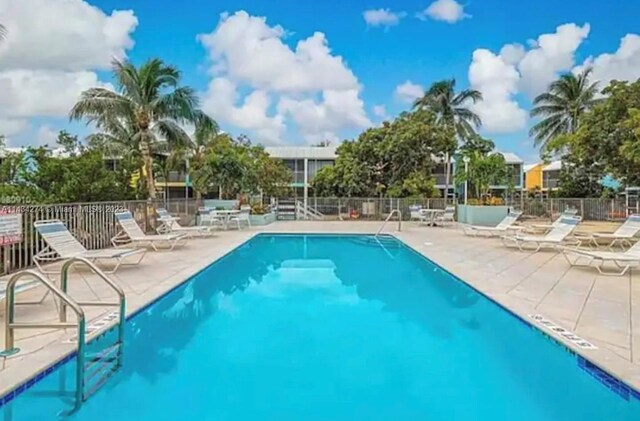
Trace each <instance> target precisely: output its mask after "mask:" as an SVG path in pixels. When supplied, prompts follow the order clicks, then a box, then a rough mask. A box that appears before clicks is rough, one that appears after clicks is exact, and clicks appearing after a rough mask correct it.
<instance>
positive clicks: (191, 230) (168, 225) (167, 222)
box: [156, 208, 214, 237]
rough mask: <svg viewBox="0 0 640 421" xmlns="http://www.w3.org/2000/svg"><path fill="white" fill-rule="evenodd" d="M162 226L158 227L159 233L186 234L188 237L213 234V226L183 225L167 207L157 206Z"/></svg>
mask: <svg viewBox="0 0 640 421" xmlns="http://www.w3.org/2000/svg"><path fill="white" fill-rule="evenodd" d="M156 213H157V214H158V217H159V219H158V220H159V221H160V226H158V228H156V231H157V232H158V234H171V233H174V234H185V235H186V236H187V237H206V236H211V235H213V232H212V230H213V229H214V227H213V226H204V225H196V226H193V227H183V226H182V225H180V224H179V223H178V219H179V218H176V217H174V216H172V215H171V214H170V213H169V212H168V211H167V210H166V209H164V208H157V209H156Z"/></svg>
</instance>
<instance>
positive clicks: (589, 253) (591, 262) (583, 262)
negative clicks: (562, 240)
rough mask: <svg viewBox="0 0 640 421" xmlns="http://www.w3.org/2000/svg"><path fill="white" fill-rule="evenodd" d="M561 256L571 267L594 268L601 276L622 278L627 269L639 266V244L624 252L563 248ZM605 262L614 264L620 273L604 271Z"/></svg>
mask: <svg viewBox="0 0 640 421" xmlns="http://www.w3.org/2000/svg"><path fill="white" fill-rule="evenodd" d="M562 254H563V255H564V258H565V259H567V262H569V264H570V265H571V266H588V267H595V268H596V269H597V270H598V272H599V273H600V274H601V275H608V276H622V275H624V274H625V273H627V271H628V270H629V269H632V268H635V267H638V266H639V265H640V242H637V243H635V244H634V245H633V247H631V248H630V249H629V250H627V251H624V252H612V251H596V250H583V249H579V248H571V247H563V248H562ZM607 262H611V263H613V264H615V265H616V266H617V267H618V268H619V269H620V271H618V272H615V271H613V272H612V271H610V270H605V269H604V265H605V264H606V263H607Z"/></svg>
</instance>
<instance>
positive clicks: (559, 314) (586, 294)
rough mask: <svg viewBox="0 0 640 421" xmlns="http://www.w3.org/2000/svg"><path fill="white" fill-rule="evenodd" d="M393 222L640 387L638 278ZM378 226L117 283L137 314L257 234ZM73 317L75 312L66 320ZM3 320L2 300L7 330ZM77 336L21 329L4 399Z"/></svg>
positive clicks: (165, 255)
mask: <svg viewBox="0 0 640 421" xmlns="http://www.w3.org/2000/svg"><path fill="white" fill-rule="evenodd" d="M396 224H397V223H389V224H388V225H387V228H386V229H385V233H388V234H392V235H395V236H396V237H397V238H399V239H400V240H402V241H403V242H405V243H406V244H407V245H409V246H410V247H412V248H413V249H415V250H416V251H417V252H419V253H421V254H423V255H424V256H426V257H428V258H429V259H431V260H433V261H434V262H436V263H437V264H439V265H440V266H442V267H444V268H445V269H446V270H448V271H449V272H451V273H453V274H454V275H456V276H458V277H459V278H461V279H463V280H464V281H465V282H467V283H468V284H470V285H471V286H473V287H474V288H476V289H477V290H479V291H481V292H482V293H484V294H486V295H487V296H489V297H491V298H492V299H493V300H495V301H496V302H498V303H500V304H501V305H503V306H505V307H507V308H508V309H509V310H511V311H512V312H513V313H515V314H517V315H519V316H521V317H522V318H523V319H527V320H531V319H530V318H529V315H532V314H539V315H542V316H544V317H546V318H548V319H550V320H552V321H553V322H555V323H556V324H557V325H560V326H561V327H563V328H565V329H567V330H569V331H571V332H574V333H575V334H576V335H578V336H580V337H582V338H584V339H585V340H587V341H588V342H590V343H592V344H594V345H595V346H596V347H597V349H591V350H584V349H580V348H578V347H577V346H576V345H574V344H573V343H572V342H570V341H568V340H566V339H564V338H563V337H561V336H558V335H557V334H555V333H552V332H550V331H545V333H547V334H548V335H549V336H552V337H554V338H556V339H557V340H559V341H560V342H562V343H564V344H565V345H566V346H568V347H569V348H571V349H573V350H574V351H575V352H576V353H578V354H580V355H582V356H584V357H585V358H587V359H589V360H591V361H593V362H594V363H596V364H598V365H599V366H601V367H603V368H604V369H606V370H607V371H609V372H610V373H612V374H614V375H615V376H617V377H619V378H621V379H623V380H624V381H625V382H627V383H628V384H630V385H631V386H633V387H634V388H636V390H640V271H632V272H631V274H627V275H625V276H621V277H610V276H600V275H598V273H597V271H596V270H592V269H588V268H570V267H569V265H568V264H567V263H566V261H565V259H564V258H563V257H562V255H559V254H557V253H555V252H547V251H542V252H539V253H530V252H520V251H517V250H514V249H512V248H505V247H504V246H503V245H502V242H501V241H500V240H499V239H484V238H473V237H466V236H464V235H463V233H462V231H461V230H460V229H458V228H457V227H435V228H430V227H423V226H419V225H417V224H415V223H404V222H403V224H402V231H400V232H396V231H395V230H396V228H397V225H396ZM380 225H381V222H380V221H372V222H368V221H349V222H340V221H320V222H318V221H293V222H276V223H274V224H271V225H269V226H266V227H259V228H252V229H248V230H243V231H226V232H220V233H217V235H216V237H214V238H209V239H194V240H190V242H189V243H188V244H187V245H186V246H185V247H183V248H180V249H176V250H174V251H172V252H168V251H164V252H148V253H147V255H146V256H145V258H144V260H143V261H142V263H141V264H140V265H139V266H137V267H136V266H131V267H122V268H121V269H120V270H119V271H118V272H117V273H116V274H114V275H111V276H112V278H113V279H114V280H115V281H116V282H118V283H119V284H120V285H121V286H122V287H123V289H124V290H125V293H126V296H127V314H132V313H134V312H135V311H137V310H138V309H140V308H142V307H144V306H145V305H146V304H148V303H150V302H152V301H153V300H154V299H156V298H157V297H159V296H161V295H162V294H164V293H165V292H167V291H169V290H171V289H172V288H174V287H175V286H177V285H179V284H181V283H182V282H184V281H185V280H186V279H188V278H189V277H191V276H192V275H194V274H196V273H197V272H198V271H200V270H202V269H203V268H205V267H206V266H208V265H209V264H210V263H211V262H212V261H213V260H216V259H218V258H220V257H222V256H224V255H225V254H227V253H228V252H229V251H231V250H232V249H234V248H235V247H237V246H239V245H241V244H242V243H244V242H245V241H246V240H248V239H249V238H251V237H252V236H254V235H256V234H257V233H260V232H279V233H294V232H300V233H302V232H307V233H370V234H371V233H374V232H376V231H377V230H378V228H379V227H380ZM6 280H7V277H4V278H0V290H3V289H4V284H5V283H6ZM69 285H70V295H71V296H72V297H75V298H77V299H88V300H96V299H99V300H112V299H113V297H114V294H113V292H111V291H110V290H109V289H108V288H107V287H106V285H105V284H103V283H101V282H100V281H99V280H98V279H97V277H96V276H95V275H93V274H91V273H90V272H88V271H86V270H83V269H79V270H78V271H74V272H72V273H71V275H70V279H69ZM43 294H44V289H43V288H41V287H39V288H33V289H29V290H27V291H24V292H22V293H20V294H19V295H18V299H17V300H18V301H26V300H34V299H39V298H40V297H42V295H43ZM104 313H105V309H104V308H102V309H99V308H89V309H88V310H87V311H86V314H87V320H92V319H96V318H98V317H99V316H101V315H103V314H104ZM72 317H73V316H72V314H71V313H70V315H69V320H72ZM4 320H5V314H4V300H2V306H1V308H0V324H1V325H2V326H4ZM16 320H17V321H36V320H37V321H55V320H56V311H55V306H54V303H53V300H52V299H51V298H48V299H47V300H45V301H44V303H43V304H42V305H38V306H19V307H17V310H16ZM532 323H533V322H532ZM541 329H542V328H541ZM73 331H74V329H68V330H67V331H66V332H65V331H60V330H57V331H55V330H54V331H52V330H47V329H28V330H18V331H16V346H18V347H20V348H21V349H22V351H21V352H20V353H18V354H16V355H15V356H13V357H9V358H7V359H6V360H4V361H3V360H2V359H0V396H3V395H4V394H5V393H6V392H8V391H10V390H12V389H13V388H14V387H15V386H17V385H19V384H22V383H23V382H24V381H26V380H27V379H29V378H30V377H32V376H33V375H34V374H35V373H37V372H40V371H42V370H44V369H46V368H47V367H49V366H51V365H53V364H54V363H55V362H56V361H58V360H60V359H61V358H63V357H64V356H65V355H67V354H68V353H69V352H71V351H73V350H74V349H75V345H74V344H72V343H68V339H69V338H70V337H71V336H72V335H73V333H74V332H73ZM543 331H544V330H543ZM514 346H518V344H514ZM0 348H4V329H1V330H0Z"/></svg>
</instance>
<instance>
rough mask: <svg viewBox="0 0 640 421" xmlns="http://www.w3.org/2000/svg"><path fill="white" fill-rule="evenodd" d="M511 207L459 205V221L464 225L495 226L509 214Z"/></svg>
mask: <svg viewBox="0 0 640 421" xmlns="http://www.w3.org/2000/svg"><path fill="white" fill-rule="evenodd" d="M510 209H511V206H472V205H458V209H457V212H458V215H457V220H458V222H460V223H462V224H470V225H486V226H495V225H498V224H499V223H500V221H502V220H503V219H504V217H505V216H507V214H508V213H509V210H510Z"/></svg>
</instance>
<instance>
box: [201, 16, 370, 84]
mask: <svg viewBox="0 0 640 421" xmlns="http://www.w3.org/2000/svg"><path fill="white" fill-rule="evenodd" d="M286 34H287V33H286V31H285V30H284V29H283V28H282V27H281V26H273V27H272V26H269V25H267V22H266V18H264V17H256V16H250V15H249V14H247V12H245V11H240V12H237V13H235V14H233V15H230V16H222V18H221V19H220V23H219V24H218V26H217V28H216V29H215V30H214V31H213V32H211V33H209V34H200V35H198V39H199V40H200V42H202V44H203V45H204V46H205V47H206V48H207V51H208V53H209V57H210V58H211V61H212V62H213V66H212V71H213V72H215V73H218V72H219V71H223V72H224V73H225V74H226V75H227V77H229V78H230V79H232V80H234V81H236V82H239V83H244V84H247V85H249V86H252V87H255V88H256V89H264V90H270V91H275V92H286V93H305V92H315V91H320V90H324V89H354V88H358V80H357V78H356V77H355V75H354V74H353V72H351V70H350V69H349V68H348V67H347V66H346V64H345V63H344V61H343V60H342V57H340V56H335V55H333V54H332V53H331V50H330V49H329V46H328V43H327V40H326V38H325V35H324V34H323V33H321V32H316V33H314V34H313V35H311V36H310V37H308V38H306V39H303V40H300V41H299V42H298V44H297V45H296V47H295V49H291V48H289V46H288V45H286V44H285V43H284V42H283V38H284V37H285V35H286Z"/></svg>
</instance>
